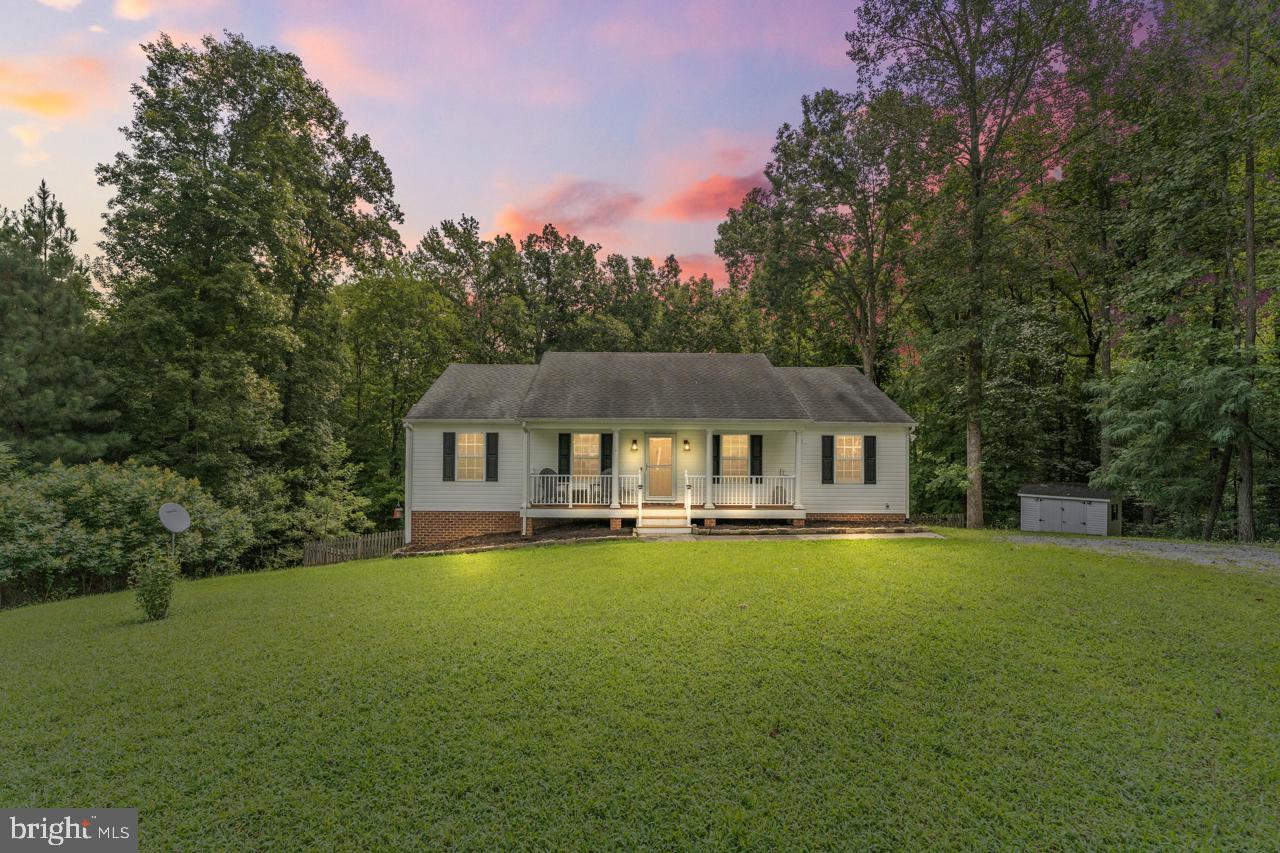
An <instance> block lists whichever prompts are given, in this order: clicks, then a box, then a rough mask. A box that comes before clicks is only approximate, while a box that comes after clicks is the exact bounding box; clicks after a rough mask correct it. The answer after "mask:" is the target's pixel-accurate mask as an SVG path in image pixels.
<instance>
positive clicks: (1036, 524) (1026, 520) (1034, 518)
mask: <svg viewBox="0 0 1280 853" xmlns="http://www.w3.org/2000/svg"><path fill="white" fill-rule="evenodd" d="M1021 526H1022V529H1023V530H1032V531H1036V530H1039V529H1040V502H1039V501H1037V500H1036V499H1035V498H1023V499H1022V525H1021Z"/></svg>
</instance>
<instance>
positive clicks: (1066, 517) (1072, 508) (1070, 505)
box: [1061, 501, 1088, 533]
mask: <svg viewBox="0 0 1280 853" xmlns="http://www.w3.org/2000/svg"><path fill="white" fill-rule="evenodd" d="M1061 503H1062V532H1063V533H1087V532H1088V530H1087V529H1086V527H1087V525H1086V524H1085V521H1086V518H1087V516H1086V514H1085V506H1084V501H1062V502H1061Z"/></svg>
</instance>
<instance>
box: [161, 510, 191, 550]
mask: <svg viewBox="0 0 1280 853" xmlns="http://www.w3.org/2000/svg"><path fill="white" fill-rule="evenodd" d="M160 523H161V524H163V525H164V529H165V530H168V531H169V554H170V556H173V557H177V556H178V534H179V533H183V532H185V531H186V529H187V528H188V527H190V526H191V515H190V513H188V512H187V510H186V508H185V507H183V505H182V504H175V503H165V504H161V505H160Z"/></svg>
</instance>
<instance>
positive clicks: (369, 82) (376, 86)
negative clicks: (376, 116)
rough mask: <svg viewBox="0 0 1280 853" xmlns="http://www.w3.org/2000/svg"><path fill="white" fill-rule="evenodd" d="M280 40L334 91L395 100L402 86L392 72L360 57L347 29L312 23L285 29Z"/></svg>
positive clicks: (316, 77) (316, 76)
mask: <svg viewBox="0 0 1280 853" xmlns="http://www.w3.org/2000/svg"><path fill="white" fill-rule="evenodd" d="M281 41H282V42H283V43H284V44H285V45H286V46H288V48H289V49H290V50H292V51H293V52H294V53H296V54H298V56H299V57H300V58H301V59H302V62H303V64H304V65H305V66H306V67H307V73H308V74H309V75H310V76H311V77H313V78H315V79H317V80H319V81H320V82H322V83H324V85H325V86H326V87H328V88H329V89H331V90H332V91H334V92H339V93H343V94H349V95H363V96H367V97H374V98H383V99H388V100H394V99H396V98H397V97H399V96H400V94H401V92H402V91H403V87H402V86H400V84H399V83H398V82H397V80H396V79H395V78H394V77H393V76H392V75H390V74H387V73H385V72H383V71H380V70H378V69H376V68H373V67H371V66H369V65H367V64H365V63H364V62H362V61H361V60H360V59H359V58H358V54H357V51H356V50H355V49H354V47H353V45H352V38H351V34H350V33H349V32H347V31H345V30H340V29H329V28H323V27H310V28H304V29H296V30H289V31H286V32H285V33H284V34H283V35H282V37H281Z"/></svg>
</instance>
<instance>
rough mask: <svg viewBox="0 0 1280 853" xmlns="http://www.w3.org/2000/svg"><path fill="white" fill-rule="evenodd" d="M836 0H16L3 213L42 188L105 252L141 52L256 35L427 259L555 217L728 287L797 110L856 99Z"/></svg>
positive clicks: (4, 52) (1, 71)
mask: <svg viewBox="0 0 1280 853" xmlns="http://www.w3.org/2000/svg"><path fill="white" fill-rule="evenodd" d="M854 5H855V4H854V3H853V2H852V0H846V2H828V0H792V2H786V0H773V2H765V0H703V2H695V0H688V2H666V0H652V1H651V2H630V3H622V2H616V3H609V2H555V0H507V2H500V0H471V2H466V0H459V2H453V0H448V1H447V2H445V1H444V0H419V2H408V0H376V2H374V1H373V0H369V1H368V2H357V0H349V2H328V0H282V2H252V0H0V9H2V10H3V16H2V17H0V20H2V21H3V25H0V123H2V125H3V126H2V128H0V205H4V206H6V207H11V208H12V207H16V206H18V205H20V204H21V203H22V201H23V200H24V199H25V198H26V197H27V196H29V195H31V193H32V192H33V191H34V190H35V188H36V186H37V185H38V183H39V181H40V180H41V179H42V178H43V179H46V180H48V182H49V185H50V188H51V189H52V190H53V191H54V192H55V193H56V194H57V195H58V197H59V198H60V199H61V200H62V201H63V203H64V204H65V205H66V207H67V212H68V216H69V218H70V220H71V224H72V225H73V227H75V228H76V230H77V231H78V232H79V236H80V249H81V250H82V251H85V252H87V253H89V254H96V253H97V250H96V248H95V245H94V244H96V242H97V241H98V240H99V239H100V227H101V217H102V213H103V211H105V209H106V204H107V201H108V199H109V198H110V195H111V192H110V188H109V187H99V186H98V185H97V183H96V179H95V177H94V172H93V170H94V166H95V165H96V164H98V163H100V162H105V161H107V160H109V159H110V158H111V157H112V155H114V153H115V152H117V151H119V150H120V149H121V147H122V145H123V137H122V135H121V134H120V132H119V128H120V126H121V125H123V124H126V123H127V122H128V121H129V119H130V115H131V111H132V100H131V96H130V94H129V86H130V84H131V83H133V82H134V81H136V80H137V79H138V78H139V77H140V75H141V74H142V71H143V68H144V62H143V57H142V53H141V51H140V49H139V47H138V45H139V44H140V43H142V42H146V41H149V40H151V39H153V38H155V37H156V35H157V34H158V33H160V32H166V33H168V34H169V35H170V36H172V37H173V38H174V39H175V40H177V41H186V42H191V43H193V44H194V43H197V42H198V40H199V38H200V36H201V35H202V34H204V33H220V32H222V31H223V30H229V31H231V32H236V33H242V34H244V35H245V36H246V37H248V38H249V39H250V40H251V41H253V42H255V43H257V44H271V45H275V46H277V47H280V48H282V49H286V50H289V51H292V52H294V53H296V54H297V55H298V56H300V57H301V58H302V61H303V63H304V65H305V66H306V68H307V71H308V73H309V74H310V75H311V76H312V77H314V78H316V79H318V80H320V81H321V82H323V83H324V84H325V86H326V87H327V88H328V89H329V91H330V93H331V94H332V96H333V98H334V100H335V101H336V102H337V104H338V106H339V107H340V108H341V109H342V111H343V113H344V114H345V116H346V118H347V120H348V123H349V125H350V129H351V130H352V131H354V132H359V133H367V134H368V135H369V136H370V137H371V139H372V140H373V144H374V146H375V147H376V148H377V149H378V150H379V151H380V152H381V153H382V154H383V156H384V157H385V158H386V159H387V162H388V164H389V165H390V167H391V171H392V174H393V175H394V176H395V182H396V196H397V200H398V201H399V203H400V207H401V209H402V210H403V211H404V215H405V221H404V224H403V225H402V226H401V234H402V236H403V237H404V240H405V242H406V244H408V245H410V246H412V245H413V244H415V243H416V242H417V241H418V239H419V238H420V237H421V236H422V234H423V233H424V232H425V231H426V230H427V229H428V228H430V227H431V226H432V225H434V224H437V223H438V222H440V221H441V220H444V219H457V218H459V217H461V216H462V215H464V214H466V215H470V216H474V217H475V218H476V219H478V220H479V221H480V228H481V231H482V232H484V233H485V234H486V235H491V234H495V233H511V234H513V235H514V236H517V237H522V236H524V234H526V233H528V232H529V231H536V230H540V228H541V226H542V224H543V223H544V222H553V223H555V224H556V225H557V226H559V227H561V228H562V229H564V230H567V231H570V232H572V233H575V234H578V235H580V236H582V237H584V238H586V239H589V240H591V241H593V242H596V243H599V244H600V245H601V246H602V247H603V250H604V251H605V252H621V253H623V254H626V255H639V256H649V257H654V258H659V259H660V258H663V257H665V256H667V255H669V254H674V255H676V256H677V258H679V259H680V261H681V263H682V265H683V266H684V268H685V271H686V272H687V273H690V274H695V275H696V274H700V273H703V272H708V273H710V274H711V275H712V276H713V277H715V278H717V279H718V280H722V277H723V268H722V267H721V265H720V264H719V262H718V260H717V259H716V258H715V255H714V244H715V234H716V226H717V224H719V222H720V221H721V220H722V219H723V218H724V214H725V211H726V210H727V209H728V208H729V207H730V206H735V205H736V204H737V203H738V202H739V201H740V200H741V198H742V196H743V195H744V194H745V193H746V192H747V190H749V189H750V188H751V187H752V186H754V185H756V184H757V183H760V182H761V180H762V179H761V169H762V168H763V166H764V164H765V163H766V162H767V160H768V156H769V148H770V146H771V145H772V143H773V139H774V135H775V134H776V132H777V129H778V127H779V126H780V125H781V124H782V123H783V122H787V121H791V122H794V121H796V120H797V118H798V116H799V113H800V98H801V96H802V95H805V94H808V93H811V92H813V91H816V90H817V89H819V88H822V87H825V86H830V87H834V88H840V89H851V88H853V82H854V73H853V66H852V63H850V62H849V60H848V59H847V58H846V57H845V55H844V51H845V43H844V32H845V30H847V29H849V28H850V25H851V21H852V16H853V7H854Z"/></svg>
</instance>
